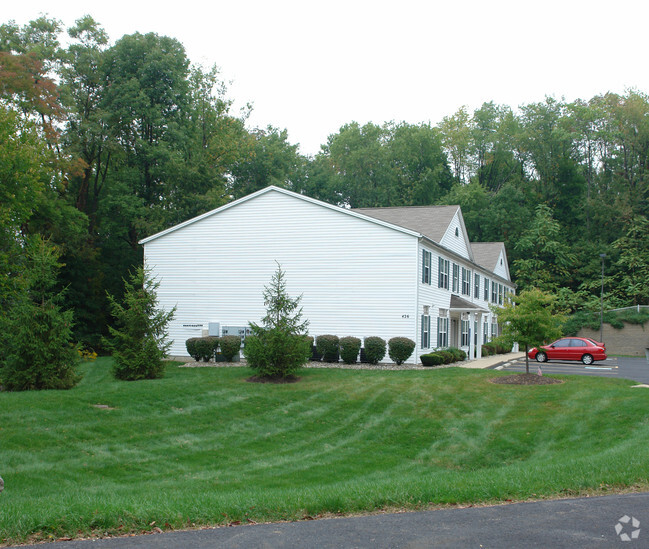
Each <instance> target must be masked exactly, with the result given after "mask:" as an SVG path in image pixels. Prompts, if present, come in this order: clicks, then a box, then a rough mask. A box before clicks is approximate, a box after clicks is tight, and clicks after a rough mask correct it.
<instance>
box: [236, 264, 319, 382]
mask: <svg viewBox="0 0 649 549" xmlns="http://www.w3.org/2000/svg"><path fill="white" fill-rule="evenodd" d="M263 295H264V304H265V305H266V316H265V317H264V318H263V319H262V322H263V326H259V325H257V324H255V323H253V322H251V323H250V328H251V331H252V335H251V336H248V337H246V348H245V354H246V359H247V361H248V365H249V366H250V367H251V368H253V369H254V370H256V371H257V373H258V375H259V377H262V378H275V379H277V378H287V377H289V376H293V375H294V374H295V372H296V371H297V370H299V369H300V368H301V367H302V366H303V365H304V364H306V363H307V362H308V360H309V356H310V355H311V349H309V340H308V339H307V338H305V337H304V336H305V333H306V330H307V328H308V326H309V321H308V320H306V321H304V322H302V321H301V318H302V308H298V307H299V304H300V301H301V299H302V296H299V297H297V298H295V299H292V298H291V297H290V296H289V295H288V294H287V293H286V282H285V281H284V271H282V268H281V266H280V265H279V263H278V264H277V271H276V272H275V274H274V275H273V277H272V279H271V282H270V284H269V285H268V286H266V287H265V288H264V294H263Z"/></svg>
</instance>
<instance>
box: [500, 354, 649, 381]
mask: <svg viewBox="0 0 649 549" xmlns="http://www.w3.org/2000/svg"><path fill="white" fill-rule="evenodd" d="M539 366H540V367H541V370H542V371H543V373H544V374H576V375H586V376H601V377H613V378H624V379H632V380H633V381H637V382H638V383H648V384H649V362H647V359H646V358H644V357H611V358H607V359H606V360H602V361H600V362H594V363H593V364H591V365H590V366H584V365H583V364H582V363H581V362H561V361H558V360H552V361H550V362H545V363H544V364H539V363H538V362H536V360H530V372H536V371H537V369H538V367H539ZM495 368H496V369H499V370H502V371H505V372H524V371H525V358H519V359H516V360H513V361H510V362H507V363H505V364H504V365H500V366H495Z"/></svg>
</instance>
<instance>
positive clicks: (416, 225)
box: [352, 206, 459, 244]
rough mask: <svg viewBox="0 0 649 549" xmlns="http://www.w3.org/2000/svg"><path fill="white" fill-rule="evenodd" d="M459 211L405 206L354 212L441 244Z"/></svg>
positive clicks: (447, 207) (456, 208) (362, 209)
mask: <svg viewBox="0 0 649 549" xmlns="http://www.w3.org/2000/svg"><path fill="white" fill-rule="evenodd" d="M458 209H459V206H403V207H394V208H353V209H352V211H353V212H358V213H361V214H363V215H367V216H369V217H374V218H375V219H380V220H381V221H385V222H387V223H392V224H393V225H398V226H399V227H404V228H406V229H410V230H411V231H416V232H418V233H421V234H423V235H424V236H427V237H428V238H430V239H431V240H432V241H433V242H437V243H438V244H439V242H440V241H441V240H442V237H443V236H444V233H445V232H446V229H448V226H449V224H450V223H451V221H452V220H453V216H454V215H455V212H457V210H458Z"/></svg>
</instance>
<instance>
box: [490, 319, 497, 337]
mask: <svg viewBox="0 0 649 549" xmlns="http://www.w3.org/2000/svg"><path fill="white" fill-rule="evenodd" d="M494 337H498V320H496V319H495V318H494V319H493V320H492V321H491V338H492V339H493V338H494Z"/></svg>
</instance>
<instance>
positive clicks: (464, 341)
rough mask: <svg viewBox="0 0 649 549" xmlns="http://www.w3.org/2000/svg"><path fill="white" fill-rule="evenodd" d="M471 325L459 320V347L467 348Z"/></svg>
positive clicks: (468, 322)
mask: <svg viewBox="0 0 649 549" xmlns="http://www.w3.org/2000/svg"><path fill="white" fill-rule="evenodd" d="M470 325H471V323H470V321H468V320H461V321H460V333H461V336H460V346H461V347H468V346H469V330H470V328H469V326H470Z"/></svg>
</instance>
